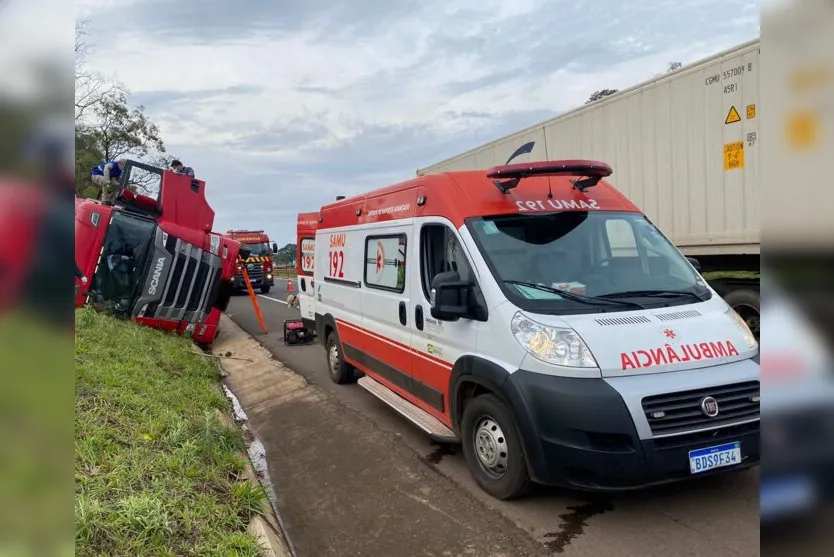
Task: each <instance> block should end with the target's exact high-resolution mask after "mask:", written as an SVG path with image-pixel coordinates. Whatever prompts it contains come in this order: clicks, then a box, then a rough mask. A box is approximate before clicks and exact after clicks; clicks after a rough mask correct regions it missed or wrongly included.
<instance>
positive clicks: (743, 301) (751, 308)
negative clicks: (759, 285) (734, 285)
mask: <svg viewBox="0 0 834 557" xmlns="http://www.w3.org/2000/svg"><path fill="white" fill-rule="evenodd" d="M723 297H724V301H725V302H727V304H728V305H729V306H730V307H731V308H733V309H734V310H736V313H738V314H739V315H740V316H741V318H742V319H744V321H745V323H747V326H748V327H750V331H751V332H752V333H753V336H755V337H756V339H757V340H758V338H759V328H760V326H761V325H760V318H759V305H760V299H761V298H760V296H759V293H758V292H756V291H755V290H750V289H747V288H742V289H739V290H731V291H729V292H727V293H726V294H725V295H724V296H723Z"/></svg>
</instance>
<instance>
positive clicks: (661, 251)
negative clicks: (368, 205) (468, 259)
mask: <svg viewBox="0 0 834 557" xmlns="http://www.w3.org/2000/svg"><path fill="white" fill-rule="evenodd" d="M467 227H468V228H469V230H470V232H471V233H472V235H473V236H474V238H475V242H476V243H477V245H478V247H479V249H480V251H481V253H482V254H483V256H484V258H485V259H486V261H487V265H488V266H489V268H490V270H491V272H492V273H493V275H494V276H495V278H496V280H497V281H498V282H499V284H500V285H501V288H502V289H503V290H504V293H505V294H506V295H507V296H508V298H509V299H510V300H511V301H512V302H513V303H515V304H516V305H517V306H518V307H520V308H522V309H525V310H529V311H536V312H540V313H555V314H571V313H590V312H607V311H629V310H633V309H635V306H636V307H637V308H639V307H657V306H661V305H662V306H668V305H680V304H691V303H693V302H699V301H703V300H707V299H709V297H710V291H709V289H708V288H707V286H706V284H705V283H704V281H703V280H702V279H701V277H700V276H699V275H698V274H697V272H695V270H694V269H693V268H692V266H691V265H690V264H689V262H688V261H687V260H686V258H685V257H684V256H683V255H682V254H681V253H680V252H679V251H678V250H677V248H675V247H674V246H673V245H672V244H671V243H670V242H669V241H668V240H667V239H666V238H665V237H664V236H663V234H661V233H660V231H659V230H658V229H657V228H656V227H655V226H654V225H653V224H652V223H651V222H649V220H648V219H646V218H645V217H644V216H643V215H640V214H636V213H621V212H602V211H600V212H580V211H577V212H562V213H548V214H539V215H508V216H498V217H484V218H474V219H469V220H468V221H467ZM536 285H541V286H542V287H545V288H536ZM559 290H565V291H566V292H570V293H573V294H578V295H581V296H583V297H584V298H585V300H584V303H583V301H581V300H579V299H577V298H575V297H574V299H571V297H562V296H560V295H559V294H558V291H559ZM591 300H592V301H593V302H594V303H588V302H589V301H591ZM606 302H609V303H606ZM623 302H631V305H629V304H624V303H623Z"/></svg>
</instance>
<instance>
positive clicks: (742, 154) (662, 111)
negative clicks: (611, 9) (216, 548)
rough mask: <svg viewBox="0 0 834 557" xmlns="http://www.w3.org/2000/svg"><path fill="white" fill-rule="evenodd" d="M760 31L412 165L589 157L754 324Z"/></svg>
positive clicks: (448, 166) (452, 166)
mask: <svg viewBox="0 0 834 557" xmlns="http://www.w3.org/2000/svg"><path fill="white" fill-rule="evenodd" d="M758 91H759V41H758V40H755V41H751V42H748V43H745V44H742V45H740V46H737V47H735V48H733V49H731V50H728V51H725V52H722V53H720V54H718V55H715V56H712V57H710V58H707V59H705V60H702V61H700V62H697V63H695V64H691V65H688V66H685V67H683V68H681V69H680V70H677V71H675V72H672V73H668V74H665V75H663V76H660V77H657V78H655V79H652V80H651V81H648V82H645V83H642V84H640V85H637V86H635V87H632V88H630V89H627V90H623V91H620V92H619V93H616V94H614V95H611V96H608V97H605V98H603V99H602V100H599V101H597V102H595V103H592V104H589V105H585V106H583V107H581V108H578V109H575V110H572V111H570V112H567V113H565V114H562V115H561V116H558V117H556V118H553V119H552V120H548V121H547V122H544V123H542V124H538V125H536V126H532V127H530V128H527V129H525V130H521V131H519V132H517V133H514V134H512V135H510V136H507V137H504V138H502V139H499V140H497V141H493V142H491V143H488V144H486V145H483V146H481V147H478V148H476V149H473V150H471V151H467V152H465V153H463V154H460V155H458V156H456V157H453V158H451V159H448V160H445V161H443V162H440V163H438V164H435V165H433V166H430V167H428V168H424V169H421V170H418V171H417V175H418V176H422V175H427V174H437V173H442V172H449V171H455V170H474V169H486V168H490V167H492V166H495V165H501V164H506V163H508V162H513V163H517V162H527V161H540V160H554V159H594V160H601V161H605V162H607V163H609V164H610V165H611V166H612V167H613V169H614V174H613V175H612V176H611V177H610V178H609V181H610V182H611V183H612V184H613V185H614V186H615V187H617V188H618V189H619V190H620V191H622V192H623V193H624V194H625V195H626V196H628V197H629V199H631V200H632V201H633V202H634V203H635V204H636V205H638V206H639V207H640V208H641V209H642V210H643V211H644V212H645V213H646V215H648V216H649V218H650V219H651V220H652V221H653V222H654V223H655V224H657V225H658V226H659V227H660V228H661V229H662V230H663V231H664V233H666V235H667V236H669V237H670V238H671V239H672V241H673V242H675V244H676V245H677V246H678V247H679V248H680V249H681V251H683V252H684V253H685V254H686V255H687V256H690V257H697V258H698V260H699V262H700V264H701V268H702V272H703V273H704V275H705V277H706V278H707V279H708V280H710V282H711V284H712V285H713V287H715V289H716V290H717V291H718V292H719V293H721V295H722V296H723V297H724V298H725V299H726V300H727V301H728V302H729V303H730V304H731V305H733V307H735V308H736V310H737V311H739V313H741V314H742V315H743V316H744V317H745V319H747V321H748V323H749V324H750V325H751V328H754V329H755V332H756V333H757V334H758V326H759V325H758V315H759V294H758V290H759V287H758V269H759V241H760V232H759V200H758V195H759V145H758V144H759V142H758V127H759V125H758V123H759V106H758Z"/></svg>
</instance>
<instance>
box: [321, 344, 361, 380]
mask: <svg viewBox="0 0 834 557" xmlns="http://www.w3.org/2000/svg"><path fill="white" fill-rule="evenodd" d="M325 346H326V348H327V371H328V372H330V380H331V381H333V382H334V383H336V384H337V385H344V384H346V383H350V382H351V381H354V380H355V379H356V376H355V374H354V372H353V366H351V365H350V364H348V363H347V362H345V359H344V357H343V355H342V343H341V342H340V341H339V337H338V335H336V332H335V331H331V332H330V333H329V334H328V335H327V344H326V345H325Z"/></svg>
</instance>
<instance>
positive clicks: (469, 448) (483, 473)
mask: <svg viewBox="0 0 834 557" xmlns="http://www.w3.org/2000/svg"><path fill="white" fill-rule="evenodd" d="M461 433H462V438H463V443H462V446H463V455H464V458H465V459H466V464H467V466H468V467H469V471H470V472H471V473H472V476H473V477H474V478H475V482H476V483H477V484H478V485H479V486H480V487H481V489H483V490H484V491H486V492H487V493H489V494H490V495H492V496H493V497H495V498H497V499H515V498H517V497H520V496H521V495H524V493H525V492H526V491H527V489H528V488H529V486H530V476H529V475H528V473H527V463H526V461H525V459H524V452H523V451H522V449H521V437H520V436H519V434H518V428H517V426H516V423H515V419H514V418H513V415H512V412H510V410H509V409H508V408H507V407H506V406H505V405H504V403H503V402H501V400H500V399H499V398H498V397H496V396H495V395H493V394H485V395H481V396H478V397H475V398H474V399H473V400H472V401H471V402H470V403H469V404H468V405H467V406H466V408H465V409H464V410H463V419H462V421H461Z"/></svg>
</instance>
